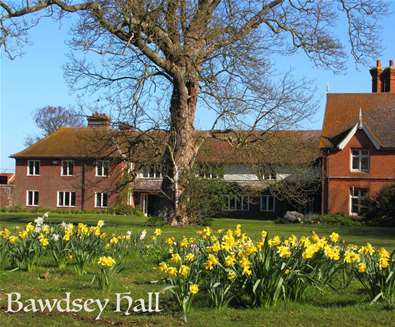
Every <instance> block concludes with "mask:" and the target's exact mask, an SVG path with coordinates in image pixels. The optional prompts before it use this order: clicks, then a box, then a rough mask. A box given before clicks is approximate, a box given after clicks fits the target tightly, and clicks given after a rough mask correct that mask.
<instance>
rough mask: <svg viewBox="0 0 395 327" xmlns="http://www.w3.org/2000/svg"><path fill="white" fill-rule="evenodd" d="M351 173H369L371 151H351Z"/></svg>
mask: <svg viewBox="0 0 395 327" xmlns="http://www.w3.org/2000/svg"><path fill="white" fill-rule="evenodd" d="M351 171H354V172H365V173H367V172H369V150H365V149H352V150H351Z"/></svg>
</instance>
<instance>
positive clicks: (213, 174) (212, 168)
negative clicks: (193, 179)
mask: <svg viewBox="0 0 395 327" xmlns="http://www.w3.org/2000/svg"><path fill="white" fill-rule="evenodd" d="M197 176H198V177H201V178H205V179H217V178H223V169H222V167H221V166H219V165H199V167H198V172H197Z"/></svg>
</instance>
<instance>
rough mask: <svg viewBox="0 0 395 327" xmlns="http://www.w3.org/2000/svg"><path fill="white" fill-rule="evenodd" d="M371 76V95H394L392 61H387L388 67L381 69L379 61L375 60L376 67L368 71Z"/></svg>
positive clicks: (394, 68)
mask: <svg viewBox="0 0 395 327" xmlns="http://www.w3.org/2000/svg"><path fill="white" fill-rule="evenodd" d="M370 75H372V92H373V93H382V92H384V93H395V67H394V61H393V60H390V61H389V67H386V68H384V69H383V67H382V66H381V61H380V60H377V62H376V67H374V68H372V69H371V70H370Z"/></svg>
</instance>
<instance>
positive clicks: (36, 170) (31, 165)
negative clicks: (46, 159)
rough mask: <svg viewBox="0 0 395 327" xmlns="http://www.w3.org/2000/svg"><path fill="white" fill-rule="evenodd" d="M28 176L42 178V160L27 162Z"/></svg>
mask: <svg viewBox="0 0 395 327" xmlns="http://www.w3.org/2000/svg"><path fill="white" fill-rule="evenodd" d="M27 175H28V176H40V160H28V161H27Z"/></svg>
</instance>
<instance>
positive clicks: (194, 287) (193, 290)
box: [189, 284, 199, 295]
mask: <svg viewBox="0 0 395 327" xmlns="http://www.w3.org/2000/svg"><path fill="white" fill-rule="evenodd" d="M189 292H190V293H191V294H193V295H195V294H197V293H198V292H199V285H197V284H191V285H190V286H189Z"/></svg>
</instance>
